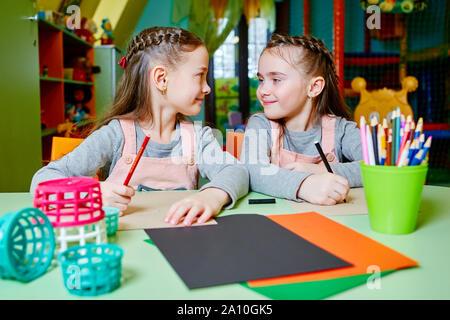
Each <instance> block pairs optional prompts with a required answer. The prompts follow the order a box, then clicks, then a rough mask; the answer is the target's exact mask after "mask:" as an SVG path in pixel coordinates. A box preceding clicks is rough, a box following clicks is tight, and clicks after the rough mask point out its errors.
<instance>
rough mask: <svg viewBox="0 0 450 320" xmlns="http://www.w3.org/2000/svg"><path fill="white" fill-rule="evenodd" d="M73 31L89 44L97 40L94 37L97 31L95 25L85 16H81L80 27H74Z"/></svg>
mask: <svg viewBox="0 0 450 320" xmlns="http://www.w3.org/2000/svg"><path fill="white" fill-rule="evenodd" d="M74 32H75V35H76V36H78V37H79V38H81V39H83V40H84V41H86V42H89V43H91V44H93V43H94V42H95V41H96V40H97V39H95V37H94V34H95V33H96V32H97V25H96V24H95V22H94V21H93V20H91V19H88V18H86V17H83V18H81V23H80V29H75V31H74Z"/></svg>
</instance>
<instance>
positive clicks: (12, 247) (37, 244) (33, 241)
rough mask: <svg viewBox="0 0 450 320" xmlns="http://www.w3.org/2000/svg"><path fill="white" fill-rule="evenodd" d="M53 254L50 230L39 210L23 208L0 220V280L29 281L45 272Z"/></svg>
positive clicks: (51, 230) (53, 246) (48, 223)
mask: <svg viewBox="0 0 450 320" xmlns="http://www.w3.org/2000/svg"><path fill="white" fill-rule="evenodd" d="M54 251H55V235H54V233H53V227H52V225H51V223H50V220H49V219H48V218H47V216H46V215H45V214H43V213H42V211H41V210H39V209H36V208H25V209H22V210H19V211H17V212H12V213H7V214H5V215H4V216H2V217H1V218H0V278H4V279H14V280H19V281H22V282H29V281H32V280H34V279H36V278H38V277H40V276H41V275H43V274H44V273H45V272H46V271H47V269H48V267H49V266H50V264H51V263H52V258H53V254H54Z"/></svg>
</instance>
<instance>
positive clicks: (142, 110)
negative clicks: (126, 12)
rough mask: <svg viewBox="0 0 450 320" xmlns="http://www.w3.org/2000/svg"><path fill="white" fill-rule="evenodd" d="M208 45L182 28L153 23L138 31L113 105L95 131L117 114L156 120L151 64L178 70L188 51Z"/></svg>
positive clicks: (129, 49)
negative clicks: (150, 71) (152, 105)
mask: <svg viewBox="0 0 450 320" xmlns="http://www.w3.org/2000/svg"><path fill="white" fill-rule="evenodd" d="M204 45H205V44H204V42H203V41H202V40H201V39H200V38H199V37H197V36H196V35H194V34H193V33H191V32H189V31H186V30H184V29H181V28H172V27H152V28H148V29H145V30H143V31H141V32H140V33H139V34H137V35H136V36H135V37H134V38H133V39H132V40H131V42H130V44H129V46H128V49H127V53H126V55H125V58H126V68H125V70H124V73H123V75H122V78H121V79H120V82H119V84H118V86H117V91H116V95H115V97H114V101H113V103H112V106H111V107H110V108H109V110H108V111H107V112H106V114H105V115H104V116H103V117H102V118H101V119H100V121H98V122H97V123H96V125H95V126H94V128H93V130H92V131H91V132H93V131H95V130H96V129H99V128H100V127H102V126H103V125H105V124H107V123H108V122H109V121H111V120H112V119H117V118H131V119H134V120H137V119H150V120H152V119H153V114H152V109H151V99H150V98H151V97H150V89H149V80H150V79H149V77H148V73H149V72H148V71H149V70H150V68H152V67H153V66H155V65H157V64H162V65H165V66H167V67H168V68H169V69H173V70H174V69H176V66H177V64H179V63H180V62H181V61H182V58H183V55H184V54H185V53H187V52H192V51H194V50H195V49H197V48H198V47H200V46H204Z"/></svg>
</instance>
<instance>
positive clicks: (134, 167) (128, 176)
mask: <svg viewBox="0 0 450 320" xmlns="http://www.w3.org/2000/svg"><path fill="white" fill-rule="evenodd" d="M148 140H150V137H149V136H145V139H144V142H142V146H141V148H140V149H139V152H138V154H137V155H136V159H134V162H133V164H132V165H131V169H130V172H128V175H127V178H126V179H125V181H124V182H123V185H124V186H128V182H130V179H131V177H132V176H133V172H134V169H136V166H137V164H138V162H139V160H140V159H141V156H142V153H144V149H145V147H146V146H147V143H148Z"/></svg>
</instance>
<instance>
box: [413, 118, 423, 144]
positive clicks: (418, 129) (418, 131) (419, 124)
mask: <svg viewBox="0 0 450 320" xmlns="http://www.w3.org/2000/svg"><path fill="white" fill-rule="evenodd" d="M422 127H423V119H422V117H420V118H419V121H417V126H416V130H415V131H414V139H419V137H420V134H421V133H422Z"/></svg>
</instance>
